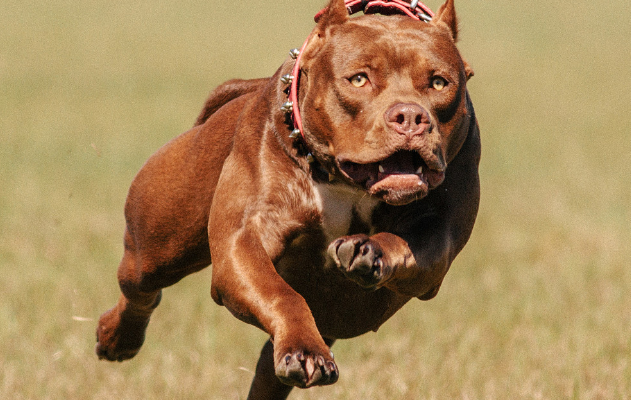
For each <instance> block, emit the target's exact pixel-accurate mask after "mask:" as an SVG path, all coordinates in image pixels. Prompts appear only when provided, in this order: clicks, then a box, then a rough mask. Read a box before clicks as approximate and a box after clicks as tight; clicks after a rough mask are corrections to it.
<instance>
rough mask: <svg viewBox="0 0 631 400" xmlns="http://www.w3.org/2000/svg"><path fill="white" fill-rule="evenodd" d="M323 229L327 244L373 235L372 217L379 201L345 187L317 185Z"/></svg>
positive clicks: (364, 193) (341, 185)
mask: <svg viewBox="0 0 631 400" xmlns="http://www.w3.org/2000/svg"><path fill="white" fill-rule="evenodd" d="M316 193H317V195H318V197H319V203H320V205H321V213H322V214H321V215H322V229H323V232H324V235H325V237H326V240H327V243H330V242H332V241H333V240H335V239H337V238H339V237H340V236H345V235H350V234H356V233H365V234H368V235H370V234H371V233H372V229H373V227H372V214H373V211H374V210H375V208H376V207H377V206H378V205H379V201H378V200H376V199H374V198H372V197H370V196H369V195H368V194H367V193H366V192H363V191H360V190H357V189H355V188H352V187H350V186H346V185H343V184H317V185H316Z"/></svg>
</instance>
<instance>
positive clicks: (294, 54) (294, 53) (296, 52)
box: [289, 49, 300, 60]
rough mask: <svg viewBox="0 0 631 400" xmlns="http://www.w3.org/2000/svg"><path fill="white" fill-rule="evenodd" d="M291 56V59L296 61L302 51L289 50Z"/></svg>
mask: <svg viewBox="0 0 631 400" xmlns="http://www.w3.org/2000/svg"><path fill="white" fill-rule="evenodd" d="M289 55H290V56H291V58H293V59H294V60H295V59H296V58H298V56H299V55H300V50H298V49H291V50H289Z"/></svg>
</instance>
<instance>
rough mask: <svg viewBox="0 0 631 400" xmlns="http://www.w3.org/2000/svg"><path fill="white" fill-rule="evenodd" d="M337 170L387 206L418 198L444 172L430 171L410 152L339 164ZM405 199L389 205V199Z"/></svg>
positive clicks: (439, 180)
mask: <svg viewBox="0 0 631 400" xmlns="http://www.w3.org/2000/svg"><path fill="white" fill-rule="evenodd" d="M340 170H341V171H342V172H343V173H344V174H345V175H346V176H347V177H348V178H350V179H351V180H352V181H353V182H355V183H357V184H359V185H362V186H364V187H365V188H366V189H367V190H368V191H369V192H370V193H371V194H373V195H377V196H379V197H384V199H385V200H386V201H387V202H389V203H402V202H403V203H404V204H405V203H408V202H409V201H411V200H410V199H409V198H410V197H413V198H412V200H413V199H414V198H422V197H424V196H425V195H427V192H428V191H429V190H430V189H433V188H435V187H436V186H438V185H440V184H441V183H442V181H443V180H444V178H445V172H444V171H437V170H433V169H430V168H429V167H428V165H427V163H426V162H425V161H424V160H423V158H422V157H421V156H420V154H418V153H416V152H413V151H397V152H396V153H394V154H393V155H391V156H390V157H388V158H385V159H383V160H381V161H377V162H373V163H369V164H358V163H354V162H351V161H343V162H341V163H340ZM393 196H394V197H396V198H399V197H400V198H402V199H403V198H405V201H404V200H400V201H399V200H396V201H389V200H388V198H389V197H393Z"/></svg>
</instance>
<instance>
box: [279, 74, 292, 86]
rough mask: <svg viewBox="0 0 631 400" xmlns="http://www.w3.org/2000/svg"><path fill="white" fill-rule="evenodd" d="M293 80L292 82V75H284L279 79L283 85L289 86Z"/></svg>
mask: <svg viewBox="0 0 631 400" xmlns="http://www.w3.org/2000/svg"><path fill="white" fill-rule="evenodd" d="M293 80H294V76H293V75H291V74H286V75H283V76H281V78H280V81H281V82H282V83H284V84H285V85H288V84H290V83H291V82H292V81H293Z"/></svg>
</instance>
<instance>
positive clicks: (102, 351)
mask: <svg viewBox="0 0 631 400" xmlns="http://www.w3.org/2000/svg"><path fill="white" fill-rule="evenodd" d="M130 236H131V235H129V234H128V233H126V234H125V242H126V246H125V254H124V255H123V259H122V261H121V263H120V266H119V268H118V281H119V285H120V289H121V295H120V297H119V299H118V303H117V304H116V306H114V307H113V308H112V309H110V310H108V311H107V312H105V313H104V314H103V315H102V316H101V318H100V319H99V325H98V328H97V332H96V334H97V345H96V353H97V355H98V356H99V358H100V359H106V360H109V361H123V360H126V359H129V358H132V357H134V356H135V355H136V354H137V353H138V351H139V350H140V347H141V346H142V344H143V342H144V339H145V330H146V329H147V325H148V324H149V318H150V317H151V313H152V312H153V310H154V309H155V308H156V307H157V306H158V304H159V303H160V298H161V296H162V289H163V288H165V287H167V286H170V285H172V284H174V283H176V282H177V281H179V280H180V279H182V278H184V277H185V276H186V275H189V274H191V273H193V272H196V271H199V270H201V269H203V268H204V267H206V266H207V265H209V264H210V253H209V251H208V250H207V248H208V245H207V244H206V245H205V246H200V247H199V248H198V249H197V251H191V252H189V253H188V254H187V256H186V257H184V258H182V259H179V260H171V261H170V262H169V263H168V264H162V265H161V264H160V263H159V262H158V260H159V258H158V257H155V256H154V257H150V256H146V255H144V254H143V252H139V251H137V249H136V248H135V247H134V246H133V244H132V242H131V237H130Z"/></svg>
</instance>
